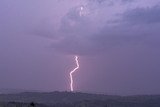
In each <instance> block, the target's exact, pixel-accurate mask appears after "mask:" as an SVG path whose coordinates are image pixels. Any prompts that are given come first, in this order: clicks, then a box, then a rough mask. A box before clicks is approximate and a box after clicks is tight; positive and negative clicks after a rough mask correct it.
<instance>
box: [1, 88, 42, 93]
mask: <svg viewBox="0 0 160 107" xmlns="http://www.w3.org/2000/svg"><path fill="white" fill-rule="evenodd" d="M23 92H40V91H38V90H24V89H10V88H2V89H0V94H18V93H23Z"/></svg>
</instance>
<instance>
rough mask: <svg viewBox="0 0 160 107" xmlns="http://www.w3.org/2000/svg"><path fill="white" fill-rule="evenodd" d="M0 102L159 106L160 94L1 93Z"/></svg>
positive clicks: (50, 105) (64, 106) (74, 106)
mask: <svg viewBox="0 0 160 107" xmlns="http://www.w3.org/2000/svg"><path fill="white" fill-rule="evenodd" d="M0 102H2V103H3V102H8V103H11V102H15V104H16V102H17V103H20V102H23V103H25V105H26V104H29V103H30V102H34V103H37V104H42V105H46V106H48V107H160V95H143V96H142V95H141V96H112V95H102V94H88V93H80V92H73V93H72V92H58V91H56V92H48V93H40V92H24V93H18V94H1V95H0Z"/></svg>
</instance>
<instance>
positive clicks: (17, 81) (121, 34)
mask: <svg viewBox="0 0 160 107" xmlns="http://www.w3.org/2000/svg"><path fill="white" fill-rule="evenodd" d="M75 55H78V56H79V62H80V69H79V70H78V71H77V72H76V73H75V74H74V88H75V90H76V91H82V92H99V93H107V94H120V95H131V94H160V85H159V81H160V0H34V1H33V0H0V88H13V89H27V90H42V91H56V90H58V91H66V90H67V91H69V90H70V87H69V82H70V80H69V72H70V70H72V69H73V68H74V67H75V66H76V65H75V62H74V56H75Z"/></svg>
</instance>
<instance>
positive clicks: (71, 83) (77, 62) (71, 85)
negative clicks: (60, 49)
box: [70, 56, 79, 91]
mask: <svg viewBox="0 0 160 107" xmlns="http://www.w3.org/2000/svg"><path fill="white" fill-rule="evenodd" d="M75 61H76V67H75V68H74V69H73V70H72V71H71V72H70V81H71V82H70V90H71V91H74V89H73V76H72V74H73V73H74V72H75V71H76V70H77V69H79V61H78V56H75Z"/></svg>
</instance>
